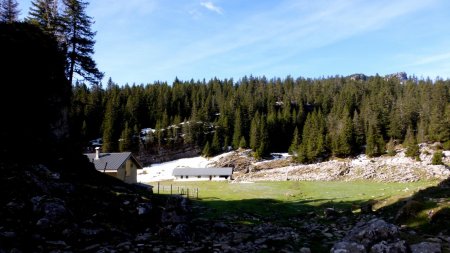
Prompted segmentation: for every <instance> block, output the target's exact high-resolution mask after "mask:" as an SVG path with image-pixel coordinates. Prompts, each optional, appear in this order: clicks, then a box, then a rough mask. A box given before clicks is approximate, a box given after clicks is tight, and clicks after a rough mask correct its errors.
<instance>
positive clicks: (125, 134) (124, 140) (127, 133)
mask: <svg viewBox="0 0 450 253" xmlns="http://www.w3.org/2000/svg"><path fill="white" fill-rule="evenodd" d="M131 137H132V131H131V128H129V127H128V122H125V128H124V129H123V130H122V133H121V134H120V140H119V150H120V152H125V151H131V147H132V139H131Z"/></svg>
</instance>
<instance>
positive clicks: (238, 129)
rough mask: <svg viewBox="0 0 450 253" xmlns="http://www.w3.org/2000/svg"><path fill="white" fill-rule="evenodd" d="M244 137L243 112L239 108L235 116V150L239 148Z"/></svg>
mask: <svg viewBox="0 0 450 253" xmlns="http://www.w3.org/2000/svg"><path fill="white" fill-rule="evenodd" d="M241 137H242V122H241V110H240V109H239V108H238V109H237V110H236V113H235V116H234V131H233V148H235V149H236V148H238V147H239V146H240V145H239V144H240V141H241Z"/></svg>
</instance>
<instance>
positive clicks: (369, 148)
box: [366, 124, 386, 157]
mask: <svg viewBox="0 0 450 253" xmlns="http://www.w3.org/2000/svg"><path fill="white" fill-rule="evenodd" d="M385 146H386V145H385V143H384V140H383V137H382V136H381V134H380V132H379V130H378V129H377V127H376V125H375V124H370V125H369V127H368V131H367V135H366V155H367V156H368V157H374V156H380V155H382V154H384V152H385Z"/></svg>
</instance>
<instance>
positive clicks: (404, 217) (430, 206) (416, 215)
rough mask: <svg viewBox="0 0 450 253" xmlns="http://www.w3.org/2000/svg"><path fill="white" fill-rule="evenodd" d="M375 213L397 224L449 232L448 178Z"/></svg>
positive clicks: (429, 231) (423, 230) (427, 230)
mask: <svg viewBox="0 0 450 253" xmlns="http://www.w3.org/2000/svg"><path fill="white" fill-rule="evenodd" d="M377 213H378V214H379V215H380V216H382V217H383V218H384V219H385V220H388V221H390V222H392V223H395V224H397V225H406V226H408V227H411V228H414V229H417V230H419V231H422V232H425V233H430V234H439V233H444V234H448V233H449V232H450V178H448V179H445V180H444V181H442V182H440V183H439V184H438V185H436V186H431V187H428V188H426V189H423V190H420V191H418V192H417V193H415V194H414V195H412V196H411V197H409V198H403V199H400V200H398V201H397V202H395V203H392V204H390V205H387V206H385V207H382V208H380V209H379V210H378V211H377Z"/></svg>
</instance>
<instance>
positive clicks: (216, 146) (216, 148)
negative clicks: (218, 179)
mask: <svg viewBox="0 0 450 253" xmlns="http://www.w3.org/2000/svg"><path fill="white" fill-rule="evenodd" d="M210 150H211V154H212V155H216V154H218V153H220V152H221V151H222V149H221V147H220V141H219V134H218V131H217V129H216V131H215V132H214V135H213V139H212V142H211V147H210Z"/></svg>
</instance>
